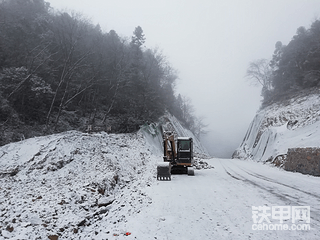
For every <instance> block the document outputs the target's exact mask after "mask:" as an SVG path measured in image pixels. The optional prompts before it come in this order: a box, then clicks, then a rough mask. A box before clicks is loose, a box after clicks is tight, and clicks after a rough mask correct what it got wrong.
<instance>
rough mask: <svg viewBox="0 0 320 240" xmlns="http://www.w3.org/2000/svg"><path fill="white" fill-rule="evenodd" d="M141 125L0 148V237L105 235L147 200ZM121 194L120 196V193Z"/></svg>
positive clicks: (149, 174)
mask: <svg viewBox="0 0 320 240" xmlns="http://www.w3.org/2000/svg"><path fill="white" fill-rule="evenodd" d="M157 161H159V159H158V157H157V156H155V155H154V154H153V153H152V151H150V149H149V145H148V144H147V143H146V141H145V138H144V137H143V135H142V134H141V133H136V134H119V135H115V134H110V135H108V134H107V133H96V134H85V133H81V132H76V131H71V132H66V133H62V134H56V135H51V136H45V137H38V138H33V139H28V140H25V141H22V142H19V143H12V144H9V145H6V146H3V147H1V148H0V190H1V191H0V213H1V214H0V239H3V238H4V239H48V237H49V236H51V237H52V238H53V239H54V237H59V239H60V237H61V238H64V239H66V238H67V239H76V238H77V239H103V238H108V236H110V235H111V234H112V233H113V232H116V231H117V229H116V228H117V223H118V222H120V221H125V219H126V217H127V216H129V215H131V214H134V213H137V212H139V211H140V209H141V208H142V207H145V206H146V205H148V204H149V203H150V201H151V200H150V198H149V197H148V196H147V195H146V194H145V193H144V190H143V189H144V188H145V187H147V186H150V185H151V184H152V183H153V182H154V181H155V179H156V178H155V177H156V168H155V166H156V162H157ZM124 196H125V197H124Z"/></svg>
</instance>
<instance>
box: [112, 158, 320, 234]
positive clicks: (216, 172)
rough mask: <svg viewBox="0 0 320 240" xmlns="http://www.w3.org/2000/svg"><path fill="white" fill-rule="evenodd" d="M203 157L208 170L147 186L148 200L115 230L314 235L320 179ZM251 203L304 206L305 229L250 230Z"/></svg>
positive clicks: (318, 225)
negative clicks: (307, 218) (306, 213)
mask: <svg viewBox="0 0 320 240" xmlns="http://www.w3.org/2000/svg"><path fill="white" fill-rule="evenodd" d="M207 161H208V162H209V163H210V164H211V165H212V166H214V169H208V170H197V171H195V176H194V177H190V176H189V177H188V176H185V175H175V176H173V178H172V181H171V182H156V183H155V185H154V186H152V187H151V188H148V189H147V191H146V193H147V195H148V196H150V198H151V199H152V204H150V205H149V206H148V207H146V208H145V209H143V210H142V211H141V212H140V213H139V214H138V215H136V216H131V217H130V218H128V219H127V220H128V221H127V222H122V223H121V224H120V226H119V229H120V230H123V231H130V232H132V237H131V238H130V239H161V240H163V239H179V240H184V239H185V240H189V239H319V236H320V215H319V212H320V207H319V200H320V190H319V184H320V178H317V177H312V176H306V175H302V174H299V173H291V172H286V171H283V170H281V169H278V168H275V167H271V166H268V165H263V164H261V163H256V162H253V161H241V160H237V159H230V160H229V159H211V160H207ZM252 206H257V207H258V206H268V207H271V206H310V209H311V220H310V227H311V229H310V230H306V231H297V230H296V231H294V230H287V231H286V230H253V229H252V227H253V224H254V222H253V219H252V216H253V215H252ZM269 219H270V221H271V224H277V223H279V220H273V219H272V218H271V217H269ZM265 223H266V222H265ZM284 223H286V224H288V225H289V226H291V220H290V221H289V220H287V221H285V222H284ZM299 223H300V224H303V221H302V222H299ZM111 239H117V238H111ZM119 239H122V238H119ZM123 239H124V238H123ZM128 239H129V238H128Z"/></svg>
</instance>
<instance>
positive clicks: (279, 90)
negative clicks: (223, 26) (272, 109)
mask: <svg viewBox="0 0 320 240" xmlns="http://www.w3.org/2000/svg"><path fill="white" fill-rule="evenodd" d="M319 61H320V20H316V21H314V22H313V23H312V24H311V26H310V28H309V29H306V28H305V27H299V28H298V29H297V32H296V35H294V36H293V38H292V40H291V41H290V42H289V43H288V45H283V44H282V42H280V41H278V42H277V43H276V45H275V51H274V53H273V56H272V59H271V61H268V60H266V59H259V60H255V61H253V62H251V63H250V65H249V68H248V69H247V76H248V77H249V78H251V79H252V80H253V81H254V82H256V83H258V84H260V85H262V96H263V106H268V105H270V104H272V103H273V102H278V101H282V100H283V99H284V98H287V99H290V98H291V96H293V95H294V94H296V93H297V92H300V91H302V90H304V91H305V90H307V89H312V88H319V86H320V64H319Z"/></svg>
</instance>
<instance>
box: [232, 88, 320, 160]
mask: <svg viewBox="0 0 320 240" xmlns="http://www.w3.org/2000/svg"><path fill="white" fill-rule="evenodd" d="M319 116H320V95H319V90H315V91H313V92H311V93H308V92H306V93H303V94H300V95H298V96H295V97H293V98H291V99H288V100H286V101H282V102H281V103H274V104H272V105H270V106H268V107H266V108H264V109H262V110H260V111H258V113H257V114H256V116H255V118H254V119H253V121H252V122H251V124H250V126H249V128H248V131H247V133H246V135H245V137H244V139H243V141H242V143H241V145H240V146H239V148H238V149H236V151H235V153H234V154H233V157H234V158H243V159H248V158H250V159H253V160H256V161H262V162H265V161H274V160H275V159H276V158H277V157H278V156H284V155H286V154H287V151H288V148H296V147H320V142H319V139H320V121H319V120H320V117H319Z"/></svg>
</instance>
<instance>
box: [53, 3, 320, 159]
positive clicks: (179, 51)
mask: <svg viewBox="0 0 320 240" xmlns="http://www.w3.org/2000/svg"><path fill="white" fill-rule="evenodd" d="M48 2H50V4H51V6H52V7H53V8H55V9H62V10H75V11H76V12H81V13H83V15H84V16H87V17H88V18H90V19H91V21H92V22H93V23H94V24H98V23H99V24H100V26H101V28H102V30H103V31H105V32H108V31H110V30H112V29H113V30H115V31H116V32H117V33H118V35H120V36H122V37H131V36H132V33H133V31H134V29H135V27H137V26H141V27H142V29H143V31H144V34H145V37H146V43H145V45H146V47H148V48H156V47H157V48H159V49H160V50H162V51H163V54H164V55H165V56H166V57H167V59H168V61H169V62H170V63H171V64H172V66H173V67H174V68H175V69H177V70H178V73H179V80H178V81H177V86H176V92H177V93H181V94H182V95H184V96H187V97H189V98H190V99H191V101H192V104H193V106H194V109H195V113H196V115H197V116H199V117H204V122H205V123H206V124H208V127H207V130H208V134H207V135H206V136H204V137H203V138H202V141H203V143H204V145H205V146H206V147H207V149H208V150H209V152H210V154H211V155H212V156H215V157H223V158H228V157H231V155H232V153H233V151H234V150H235V149H236V148H237V147H238V146H239V145H240V143H241V141H242V139H243V137H244V135H245V132H246V130H247V127H248V126H249V124H250V122H251V121H252V119H253V117H254V115H255V113H256V112H257V110H258V109H259V107H260V104H261V97H260V91H261V88H259V87H253V86H251V85H250V82H249V81H248V80H246V79H245V73H246V69H247V67H248V64H249V63H250V62H251V61H253V60H256V59H259V58H267V59H270V58H271V56H272V54H273V51H274V46H275V43H276V42H277V41H281V42H282V43H283V44H288V42H289V41H290V39H291V38H292V37H293V35H294V34H295V33H296V30H297V28H298V27H300V26H305V27H307V28H308V27H309V26H310V24H311V23H312V22H313V21H314V20H315V19H317V18H318V16H319V12H320V1H319V0H268V1H265V0H198V1H190V0H161V1H160V0H135V1H132V0H81V1H78V0H48Z"/></svg>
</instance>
